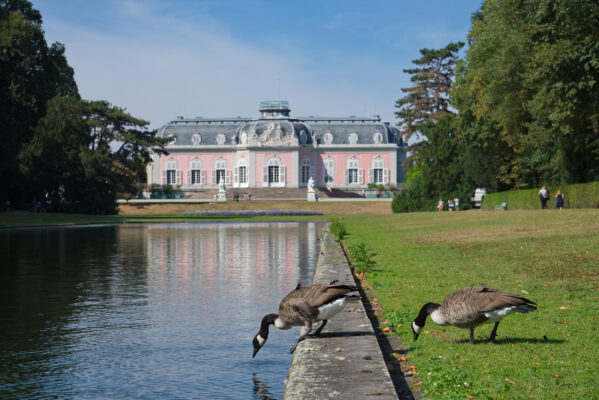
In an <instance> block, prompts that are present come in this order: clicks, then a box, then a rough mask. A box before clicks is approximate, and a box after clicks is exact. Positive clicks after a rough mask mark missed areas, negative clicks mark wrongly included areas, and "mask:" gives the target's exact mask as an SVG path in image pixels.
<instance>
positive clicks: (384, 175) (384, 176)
mask: <svg viewBox="0 0 599 400" xmlns="http://www.w3.org/2000/svg"><path fill="white" fill-rule="evenodd" d="M370 182H372V183H388V182H389V169H387V168H385V160H383V159H382V158H381V157H376V158H374V159H373V160H372V168H371V169H370Z"/></svg>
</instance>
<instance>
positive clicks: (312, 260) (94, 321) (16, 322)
mask: <svg viewBox="0 0 599 400" xmlns="http://www.w3.org/2000/svg"><path fill="white" fill-rule="evenodd" d="M323 229H324V224H322V223H272V224H267V223H239V224H228V223H215V224H152V225H120V226H101V227H72V228H50V229H25V230H5V231H0V250H1V253H0V257H1V260H0V263H1V264H0V265H2V267H1V269H0V299H1V301H0V310H1V311H0V398H19V399H25V398H26V399H47V398H60V399H62V398H77V399H109V398H128V399H252V398H254V399H278V398H280V397H281V395H282V394H283V390H284V380H285V377H286V375H287V372H288V369H289V365H290V361H291V356H290V354H289V352H288V350H289V348H290V347H291V346H292V345H293V342H294V341H295V338H296V335H297V329H292V330H290V331H279V330H277V329H274V330H271V335H270V336H269V339H268V343H267V344H266V345H265V346H264V348H263V349H262V350H261V351H260V353H258V355H257V356H256V358H255V359H252V338H253V336H254V335H255V334H256V333H257V332H258V329H259V327H260V321H261V319H262V317H263V316H264V315H265V314H267V313H271V312H277V309H278V303H279V301H280V300H281V298H282V297H283V296H284V295H285V294H287V293H288V292H289V291H290V290H292V289H293V288H294V287H295V286H296V285H297V282H298V281H301V282H303V283H309V282H310V281H311V280H312V275H313V272H314V267H315V265H316V260H317V256H318V250H319V244H320V242H319V240H318V239H319V237H321V233H322V230H323Z"/></svg>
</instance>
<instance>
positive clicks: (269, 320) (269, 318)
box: [259, 314, 279, 339]
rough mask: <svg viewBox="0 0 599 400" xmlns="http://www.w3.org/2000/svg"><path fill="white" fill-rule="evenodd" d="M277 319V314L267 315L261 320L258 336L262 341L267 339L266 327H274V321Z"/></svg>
mask: <svg viewBox="0 0 599 400" xmlns="http://www.w3.org/2000/svg"><path fill="white" fill-rule="evenodd" d="M277 318H279V315H278V314H267V315H265V316H264V318H262V324H261V325H260V332H259V333H260V336H262V337H263V338H264V339H266V338H267V337H268V327H269V325H274V324H275V320H276V319H277Z"/></svg>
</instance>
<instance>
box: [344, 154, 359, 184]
mask: <svg viewBox="0 0 599 400" xmlns="http://www.w3.org/2000/svg"><path fill="white" fill-rule="evenodd" d="M363 183H364V170H363V169H361V168H360V159H359V158H358V157H356V156H352V157H351V158H349V159H348V160H347V168H346V169H345V184H346V185H361V184H363Z"/></svg>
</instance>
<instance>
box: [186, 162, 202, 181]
mask: <svg viewBox="0 0 599 400" xmlns="http://www.w3.org/2000/svg"><path fill="white" fill-rule="evenodd" d="M187 183H188V184H189V185H205V184H206V170H203V169H202V160H200V159H199V158H197V157H195V158H193V159H192V160H191V161H190V162H189V171H187Z"/></svg>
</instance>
